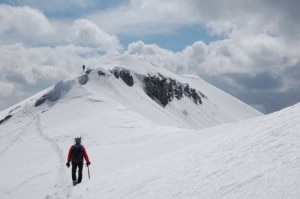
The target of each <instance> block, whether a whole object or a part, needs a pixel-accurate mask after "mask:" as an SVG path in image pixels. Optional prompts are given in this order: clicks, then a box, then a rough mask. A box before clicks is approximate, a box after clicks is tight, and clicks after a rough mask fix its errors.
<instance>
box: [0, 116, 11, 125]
mask: <svg viewBox="0 0 300 199" xmlns="http://www.w3.org/2000/svg"><path fill="white" fill-rule="evenodd" d="M11 117H12V115H7V116H6V117H5V118H4V119H2V120H0V124H2V123H3V122H5V121H6V120H8V119H9V118H11Z"/></svg>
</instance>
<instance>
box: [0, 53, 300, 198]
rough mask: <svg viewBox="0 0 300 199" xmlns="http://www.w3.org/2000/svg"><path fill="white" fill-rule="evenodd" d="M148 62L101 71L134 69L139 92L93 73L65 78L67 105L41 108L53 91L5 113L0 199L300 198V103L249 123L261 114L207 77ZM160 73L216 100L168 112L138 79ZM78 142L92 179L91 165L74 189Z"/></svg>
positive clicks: (63, 101) (121, 62)
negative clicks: (71, 157) (72, 161)
mask: <svg viewBox="0 0 300 199" xmlns="http://www.w3.org/2000/svg"><path fill="white" fill-rule="evenodd" d="M142 63H144V62H143V61H142V60H133V59H131V58H128V57H122V58H118V59H117V60H114V61H111V62H109V63H108V62H107V63H106V64H105V63H104V64H103V66H101V67H102V68H105V70H108V69H110V68H111V67H112V66H119V67H120V66H123V67H125V66H126V67H127V69H130V70H131V71H134V74H135V78H136V79H135V81H136V83H135V85H134V86H133V87H128V86H127V85H125V84H124V83H123V82H122V80H120V79H117V80H116V79H115V78H113V77H112V76H109V77H105V78H104V77H100V78H99V77H98V75H97V73H93V71H92V73H91V74H90V78H89V82H88V83H87V84H85V85H80V84H78V82H77V81H75V80H69V81H66V82H65V84H63V87H62V88H63V89H62V90H63V92H62V93H61V97H60V99H59V100H58V101H55V102H50V101H46V102H45V103H44V104H42V105H40V106H37V107H34V106H33V105H34V104H35V102H36V100H37V99H39V98H40V97H41V96H42V95H43V94H45V93H47V92H49V91H51V90H52V89H53V88H49V89H47V90H45V91H42V92H41V93H38V94H36V95H35V96H33V97H32V98H29V99H27V100H25V101H23V102H21V103H19V104H18V105H16V106H14V107H12V108H10V109H7V110H5V111H2V112H1V113H0V119H2V118H4V117H5V116H7V115H8V114H11V115H12V117H11V118H9V119H8V120H6V121H4V122H3V123H1V125H0V158H1V162H2V164H0V171H1V174H0V175H1V179H2V180H1V182H0V198H30V199H31V198H272V199H273V198H299V196H300V191H299V190H300V183H299V180H298V178H299V174H300V142H299V141H300V133H299V132H300V121H299V120H300V110H299V109H300V104H298V105H295V106H293V107H290V108H288V109H285V110H282V111H280V112H277V113H274V114H270V115H266V116H259V117H255V118H252V119H247V120H243V121H241V119H245V118H250V117H251V116H252V117H253V116H255V115H260V114H259V113H258V112H256V111H255V110H253V109H252V108H250V107H248V106H246V105H245V104H243V103H242V102H240V101H238V100H236V99H234V98H232V97H231V96H229V95H227V94H226V93H223V92H222V91H220V90H218V89H216V88H214V87H212V86H210V85H208V84H207V83H205V82H204V81H202V80H201V79H195V78H187V77H180V76H177V75H175V74H172V73H170V72H168V71H163V70H162V69H159V68H156V67H155V66H151V64H150V65H148V64H144V65H142ZM138 64H141V65H142V67H141V68H136V66H137V65H138ZM133 66H135V67H133ZM130 67H132V68H130ZM151 67H153V68H151ZM155 70H157V71H158V72H160V73H162V74H164V75H168V76H171V77H172V78H176V79H177V78H178V81H181V82H185V83H189V84H190V85H191V87H194V88H196V89H199V90H200V91H201V92H203V93H204V94H205V95H207V97H208V98H207V101H204V100H203V105H197V106H196V105H194V104H193V103H190V101H189V100H190V99H184V100H185V101H174V103H173V104H172V103H171V104H168V105H170V106H168V105H167V107H166V108H163V107H162V106H160V105H159V104H157V103H156V102H155V101H153V100H152V99H150V98H149V97H148V96H147V95H145V94H144V92H143V90H142V89H141V86H140V84H139V81H138V77H139V76H138V74H144V72H145V71H146V72H149V73H150V72H151V73H155V72H156V71H155ZM69 87H70V89H67V88H69ZM128 93H129V95H128ZM133 100H134V101H133ZM142 102H143V103H142ZM145 104H148V105H145ZM143 105H144V106H143ZM182 107H184V109H185V110H187V111H188V112H189V114H194V112H193V110H194V109H197V108H199V109H200V110H202V111H203V112H205V111H206V112H205V114H200V116H199V118H200V117H201V118H202V119H203V121H194V120H192V118H190V119H186V118H185V116H184V117H182V115H181V114H179V112H178V111H177V110H182V109H181V108H182ZM195 107H196V108H195ZM212 107H215V108H214V109H212V110H210V108H212ZM230 107H231V108H230ZM210 111H211V112H210ZM199 112H200V113H203V112H201V111H199ZM232 112H233V113H234V114H232ZM150 113H151V114H150ZM208 116H210V117H208ZM194 117H198V115H197V114H196V113H195V114H194ZM170 118H171V119H170ZM210 119H211V120H210ZM238 120H239V121H238ZM212 121H214V122H212ZM227 121H230V122H231V123H227V124H225V123H226V122H227ZM196 122H200V123H201V125H198V126H197V125H195V123H196ZM208 126H210V127H209V128H204V127H208ZM77 135H81V136H82V137H83V144H84V145H85V147H86V149H87V152H88V154H89V156H90V160H91V163H92V164H91V166H90V171H91V179H88V177H87V169H86V168H84V171H83V173H84V176H83V182H82V183H81V184H80V185H78V186H76V187H73V186H72V185H71V171H70V169H68V168H67V167H66V166H65V163H66V158H67V152H68V149H69V147H70V146H71V145H72V144H73V138H74V137H75V136H77Z"/></svg>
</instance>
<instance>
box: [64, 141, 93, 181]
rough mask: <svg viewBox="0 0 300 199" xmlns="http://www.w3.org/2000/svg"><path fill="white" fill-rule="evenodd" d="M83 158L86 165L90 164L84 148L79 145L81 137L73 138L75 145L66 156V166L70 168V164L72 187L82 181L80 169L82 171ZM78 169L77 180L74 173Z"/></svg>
mask: <svg viewBox="0 0 300 199" xmlns="http://www.w3.org/2000/svg"><path fill="white" fill-rule="evenodd" d="M83 158H84V159H85V161H86V165H87V166H89V165H90V164H91V162H90V160H89V157H88V155H87V152H86V150H85V148H84V146H83V145H82V144H81V137H76V138H75V144H74V145H73V146H71V148H70V150H69V154H68V160H67V163H66V166H67V167H68V168H69V167H70V162H71V163H72V180H73V185H74V186H75V185H76V184H79V183H81V180H82V169H83ZM77 167H78V179H77V177H76V171H77Z"/></svg>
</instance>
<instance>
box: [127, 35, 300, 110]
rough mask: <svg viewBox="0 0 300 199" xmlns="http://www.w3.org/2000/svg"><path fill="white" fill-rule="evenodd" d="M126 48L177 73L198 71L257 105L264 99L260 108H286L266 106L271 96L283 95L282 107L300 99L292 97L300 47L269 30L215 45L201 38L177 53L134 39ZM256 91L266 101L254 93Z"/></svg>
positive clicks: (297, 74)
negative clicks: (290, 97)
mask: <svg viewBox="0 0 300 199" xmlns="http://www.w3.org/2000/svg"><path fill="white" fill-rule="evenodd" d="M126 53H128V54H131V55H139V56H143V57H146V58H147V59H149V60H150V61H151V62H152V63H155V64H156V65H158V66H163V67H165V68H168V69H170V70H172V71H174V72H177V73H190V74H195V73H196V74H198V75H199V76H200V77H202V78H204V79H206V80H208V81H209V82H212V83H213V84H215V85H216V86H218V87H220V88H222V89H224V90H225V91H227V92H229V93H231V94H233V95H234V96H236V97H238V98H240V99H242V100H244V101H245V102H247V103H249V104H253V106H254V107H261V106H262V104H264V106H265V108H264V109H260V110H264V111H266V112H271V111H274V110H276V108H277V109H278V107H280V106H278V104H276V105H273V106H272V105H270V104H269V105H266V104H268V103H269V100H270V99H271V98H270V96H273V97H274V99H276V100H281V102H280V104H281V105H282V107H284V106H288V105H291V104H293V103H296V102H297V100H299V99H300V98H294V100H292V101H291V100H290V99H288V98H287V96H289V95H292V93H295V92H294V91H293V90H295V88H299V86H300V81H299V78H298V77H299V73H300V70H299V68H300V64H299V63H300V56H299V50H298V48H296V47H292V46H289V45H288V44H287V43H285V42H284V41H283V40H281V39H280V38H275V37H272V36H269V35H255V36H252V35H249V36H248V37H246V36H245V37H244V38H241V37H236V38H228V39H226V40H221V41H217V42H214V43H211V44H205V43H203V42H201V41H197V42H195V43H194V44H193V45H191V46H187V47H186V48H185V49H184V50H182V51H180V52H176V53H175V52H172V51H169V50H166V49H162V48H160V47H159V46H157V45H155V44H145V43H143V42H142V41H139V42H135V43H132V44H130V45H129V46H128V50H127V51H126ZM252 95H254V96H257V98H260V99H261V101H257V100H254V99H253V98H252V97H249V96H252ZM293 96H295V97H297V96H298V95H295V94H293ZM250 99H251V100H250ZM274 104H275V103H274Z"/></svg>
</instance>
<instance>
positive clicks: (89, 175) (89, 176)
mask: <svg viewBox="0 0 300 199" xmlns="http://www.w3.org/2000/svg"><path fill="white" fill-rule="evenodd" d="M87 169H88V175H89V179H91V177H90V168H89V166H87Z"/></svg>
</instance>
